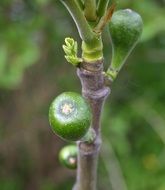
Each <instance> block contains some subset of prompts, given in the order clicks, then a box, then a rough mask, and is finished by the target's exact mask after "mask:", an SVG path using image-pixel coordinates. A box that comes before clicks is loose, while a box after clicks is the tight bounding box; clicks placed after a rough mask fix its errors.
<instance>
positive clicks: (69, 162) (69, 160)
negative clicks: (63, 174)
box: [59, 145, 78, 169]
mask: <svg viewBox="0 0 165 190" xmlns="http://www.w3.org/2000/svg"><path fill="white" fill-rule="evenodd" d="M77 153H78V151H77V146H76V145H67V146H65V147H63V148H62V149H61V151H60V153H59V160H60V163H61V164H62V165H63V166H65V167H67V168H69V169H76V168H77Z"/></svg>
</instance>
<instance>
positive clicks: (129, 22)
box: [108, 9, 143, 76]
mask: <svg viewBox="0 0 165 190" xmlns="http://www.w3.org/2000/svg"><path fill="white" fill-rule="evenodd" d="M142 28H143V22H142V18H141V16H140V15H139V14H138V13H136V12H134V11H132V10H130V9H125V10H119V11H116V12H115V13H114V14H113V16H112V19H111V22H110V23H109V31H110V35H111V41H112V49H113V52H112V62H111V65H110V68H109V70H108V72H109V73H112V72H113V73H112V74H111V75H113V76H114V73H115V74H117V73H118V71H119V70H120V69H121V67H122V66H123V64H124V62H125V60H126V59H127V57H128V56H129V54H130V53H131V51H132V49H133V48H134V47H135V45H136V43H137V42H138V39H139V37H140V35H141V33H142Z"/></svg>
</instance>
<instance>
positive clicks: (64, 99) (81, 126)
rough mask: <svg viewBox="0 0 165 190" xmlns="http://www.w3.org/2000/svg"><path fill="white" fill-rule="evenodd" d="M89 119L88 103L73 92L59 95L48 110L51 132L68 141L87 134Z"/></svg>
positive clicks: (78, 138) (90, 116)
mask: <svg viewBox="0 0 165 190" xmlns="http://www.w3.org/2000/svg"><path fill="white" fill-rule="evenodd" d="M91 118H92V115H91V110H90V107H89V105H88V103H87V102H86V100H85V99H84V98H83V97H82V96H81V95H80V94H77V93H74V92H64V93H62V94H60V95H59V96H58V97H56V98H55V100H54V101H53V102H52V104H51V106H50V109H49V122H50V125H51V127H52V129H53V131H54V132H55V133H56V134H57V135H58V136H60V137H61V138H63V139H65V140H68V141H77V140H80V139H81V138H82V137H83V136H84V135H85V134H86V133H87V131H88V129H89V127H90V123H91Z"/></svg>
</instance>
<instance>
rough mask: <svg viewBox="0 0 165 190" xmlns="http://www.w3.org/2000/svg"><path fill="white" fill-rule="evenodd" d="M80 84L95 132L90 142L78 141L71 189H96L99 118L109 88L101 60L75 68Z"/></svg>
mask: <svg viewBox="0 0 165 190" xmlns="http://www.w3.org/2000/svg"><path fill="white" fill-rule="evenodd" d="M77 75H78V77H79V78H80V81H81V85H82V95H83V96H84V97H85V98H86V99H87V101H88V102H89V104H90V106H91V109H92V114H93V118H92V123H91V127H92V128H93V129H94V130H95V132H96V138H95V141H94V142H92V143H87V142H78V143H77V144H78V149H79V151H78V169H77V181H76V184H75V186H74V188H73V190H96V189H97V188H96V186H97V161H98V155H99V150H100V146H101V135H100V118H101V112H102V107H103V104H104V101H105V99H106V97H107V96H108V94H109V93H110V89H109V88H108V87H107V86H105V84H104V76H103V60H101V61H98V62H96V63H87V62H83V63H82V65H81V66H80V68H78V70H77Z"/></svg>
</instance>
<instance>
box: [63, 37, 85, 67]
mask: <svg viewBox="0 0 165 190" xmlns="http://www.w3.org/2000/svg"><path fill="white" fill-rule="evenodd" d="M65 43H66V45H63V46H62V48H63V50H64V52H65V54H66V55H65V58H66V60H67V61H68V62H69V63H71V64H72V65H74V66H77V65H78V64H79V63H80V62H82V59H81V58H79V57H77V52H78V45H77V42H76V41H74V39H72V38H65Z"/></svg>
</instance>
